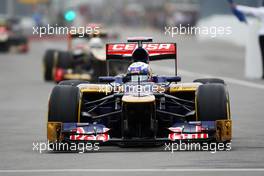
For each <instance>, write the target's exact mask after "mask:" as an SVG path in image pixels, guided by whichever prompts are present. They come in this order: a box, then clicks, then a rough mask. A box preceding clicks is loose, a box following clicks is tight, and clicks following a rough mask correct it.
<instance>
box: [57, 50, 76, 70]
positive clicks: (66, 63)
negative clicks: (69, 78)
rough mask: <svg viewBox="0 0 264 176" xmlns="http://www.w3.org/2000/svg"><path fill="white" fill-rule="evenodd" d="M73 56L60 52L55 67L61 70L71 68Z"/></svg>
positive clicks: (69, 53)
mask: <svg viewBox="0 0 264 176" xmlns="http://www.w3.org/2000/svg"><path fill="white" fill-rule="evenodd" d="M72 66H73V55H72V53H71V52H67V51H60V52H59V54H58V60H57V67H58V68H62V69H68V68H72Z"/></svg>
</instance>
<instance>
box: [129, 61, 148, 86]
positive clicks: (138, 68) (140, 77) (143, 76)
mask: <svg viewBox="0 0 264 176" xmlns="http://www.w3.org/2000/svg"><path fill="white" fill-rule="evenodd" d="M127 75H128V76H130V77H131V81H132V82H133V81H149V80H150V79H151V76H152V71H151V68H150V66H149V65H148V64H146V63H144V62H134V63H132V64H131V65H130V66H129V67H128V69H127Z"/></svg>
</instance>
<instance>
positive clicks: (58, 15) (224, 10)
mask: <svg viewBox="0 0 264 176" xmlns="http://www.w3.org/2000/svg"><path fill="white" fill-rule="evenodd" d="M236 2H237V3H239V4H244V5H250V6H260V5H261V4H262V0H239V1H236ZM0 14H1V16H9V17H12V18H17V19H19V20H20V23H21V25H22V27H23V28H24V29H25V30H24V31H25V32H26V33H32V26H45V25H47V24H50V25H55V24H58V25H61V26H63V25H77V26H78V25H86V24H87V23H90V22H96V23H103V24H105V25H109V26H114V25H116V24H121V25H126V26H133V27H139V26H140V27H151V28H155V29H158V30H164V26H168V25H169V26H179V25H180V24H181V25H182V26H187V25H190V26H195V25H207V26H208V25H222V24H223V23H224V24H225V25H226V26H232V28H233V31H234V32H233V36H232V37H231V38H230V37H229V38H228V39H226V38H225V37H222V38H221V39H223V40H228V41H230V42H234V43H236V44H238V45H244V44H243V43H244V42H241V41H243V36H242V39H241V33H242V32H244V31H245V29H244V28H245V26H243V25H241V24H239V23H238V22H237V20H236V19H235V18H234V17H233V15H231V11H230V8H229V6H228V3H227V1H225V0H222V1H211V0H144V1H141V0H96V1H95V0H94V1H87V0H75V1H65V0H1V6H0ZM241 26H242V28H241ZM28 29H30V30H28ZM237 29H240V30H239V32H237V31H238V30H237Z"/></svg>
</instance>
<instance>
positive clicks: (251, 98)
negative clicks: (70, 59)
mask: <svg viewBox="0 0 264 176" xmlns="http://www.w3.org/2000/svg"><path fill="white" fill-rule="evenodd" d="M235 2H236V3H238V4H243V5H249V6H253V7H259V6H261V5H262V0H236V1H235ZM5 18H9V19H12V20H10V21H12V22H13V23H14V25H13V26H16V27H18V28H20V30H17V31H22V32H23V33H24V34H25V35H26V36H27V38H28V39H29V46H28V48H22V49H24V50H23V51H28V52H23V53H15V52H3V53H2V52H1V53H0V87H1V88H0V89H1V91H0V118H1V123H0V139H1V143H0V155H1V164H0V170H1V169H47V168H53V169H56V168H60V169H61V168H88V167H90V168H117V167H119V168H174V167H178V168H181V169H182V168H189V167H194V168H204V167H206V168H230V167H235V168H258V167H259V168H263V163H264V162H263V161H264V155H263V151H264V150H263V146H264V140H263V135H262V134H263V123H264V118H263V111H262V109H263V97H264V91H263V90H264V80H261V79H260V76H261V75H259V73H260V74H261V72H259V70H260V69H261V64H258V63H256V62H255V60H254V59H259V60H258V62H259V61H260V54H258V57H247V58H249V59H248V60H247V59H245V58H246V55H247V51H248V46H250V49H251V51H253V53H259V46H258V44H257V32H258V28H259V27H260V21H259V20H258V19H255V18H250V17H249V18H248V21H249V23H248V24H245V23H241V22H239V21H238V19H237V18H236V17H235V16H234V15H233V14H232V13H231V10H230V7H229V4H228V2H227V1H226V0H0V23H1V19H5ZM89 23H101V24H102V25H103V28H106V29H107V30H108V31H110V32H111V31H112V32H113V33H117V34H118V36H119V37H118V38H116V39H115V40H110V41H111V42H113V41H119V42H120V41H122V42H125V41H126V38H127V37H132V36H151V37H153V39H154V42H157V41H158V42H176V43H177V55H178V57H177V62H178V74H179V75H180V76H182V81H183V82H186V81H187V82H192V81H193V80H194V79H197V78H204V77H218V78H221V79H224V80H225V82H226V83H227V85H228V88H229V92H230V97H231V112H232V116H233V117H234V118H233V119H234V121H233V122H234V125H233V126H234V129H233V135H234V136H235V137H234V142H233V144H232V148H234V150H233V151H232V152H219V153H217V154H211V153H209V152H178V153H177V154H174V155H171V154H169V155H168V153H167V154H164V153H163V152H145V151H146V149H144V150H143V149H142V150H141V149H139V150H138V151H140V152H120V153H118V152H114V153H111V152H108V153H94V154H93V155H89V156H88V157H87V155H86V154H84V155H78V156H75V155H74V156H73V155H69V154H67V153H66V154H64V153H61V154H59V155H54V154H51V155H50V154H43V155H40V154H39V153H38V152H34V151H32V142H34V141H45V140H46V128H47V127H46V120H47V119H46V115H47V107H48V97H49V95H50V92H51V90H52V88H53V87H54V85H55V84H54V83H53V82H52V83H51V82H45V81H44V76H43V75H44V74H43V70H44V69H43V68H42V67H43V56H44V54H45V52H46V51H47V50H50V49H58V50H62V51H67V39H66V38H65V37H64V38H63V37H59V36H43V37H42V38H40V37H39V35H33V29H32V27H33V26H47V25H48V24H49V25H51V26H55V25H57V26H86V25H87V24H89ZM179 25H182V26H184V25H189V26H197V27H199V26H200V27H202V26H204V27H211V26H224V27H227V26H230V27H231V29H232V34H231V35H220V36H217V37H215V38H212V37H210V36H209V35H196V36H195V35H176V36H174V37H171V36H169V35H165V26H179ZM16 27H14V28H16ZM14 31H15V30H14ZM22 32H21V33H22ZM15 33H16V34H17V33H20V32H15ZM251 39H254V41H253V42H252V41H251ZM254 42H255V43H254ZM252 43H254V44H252ZM0 49H1V47H0ZM246 60H247V61H246ZM150 64H151V66H152V68H153V70H154V72H155V73H158V74H163V75H173V74H174V64H171V63H169V62H167V61H162V62H155V63H154V62H153V63H150ZM246 65H251V66H250V71H252V70H253V73H254V74H248V73H247V72H246V70H248V67H247V66H246ZM103 69H105V68H103V67H102V70H103ZM256 70H258V72H257V73H258V74H255V72H254V71H256ZM249 127H250V130H248V129H249ZM124 151H125V150H124ZM261 153H262V154H261ZM89 154H91V153H89ZM90 156H92V157H90ZM73 157H77V159H76V160H74V162H72V161H73ZM146 159H147V160H146ZM25 161H27V162H25ZM33 174H35V173H34V172H32V175H33ZM70 174H72V173H71V172H70ZM70 174H69V175H70ZM120 174H123V173H120ZM132 174H134V173H133V172H132V173H131V175H132ZM143 174H145V172H143ZM157 174H160V173H158V172H157ZM172 174H174V173H173V172H172ZM210 174H211V173H210ZM0 175H1V174H0ZM28 175H30V174H29V173H28ZM153 175H154V174H153ZM211 175H212V174H211Z"/></svg>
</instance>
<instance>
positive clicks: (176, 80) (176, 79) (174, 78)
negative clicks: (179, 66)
mask: <svg viewBox="0 0 264 176" xmlns="http://www.w3.org/2000/svg"><path fill="white" fill-rule="evenodd" d="M166 80H167V81H168V82H180V81H181V77H180V76H171V77H166Z"/></svg>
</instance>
